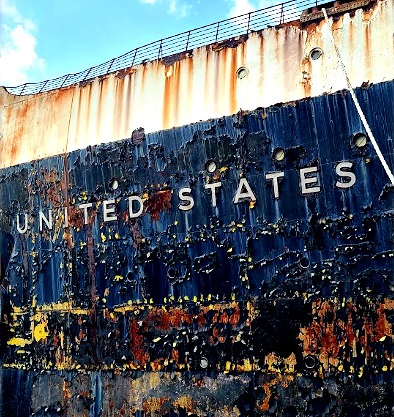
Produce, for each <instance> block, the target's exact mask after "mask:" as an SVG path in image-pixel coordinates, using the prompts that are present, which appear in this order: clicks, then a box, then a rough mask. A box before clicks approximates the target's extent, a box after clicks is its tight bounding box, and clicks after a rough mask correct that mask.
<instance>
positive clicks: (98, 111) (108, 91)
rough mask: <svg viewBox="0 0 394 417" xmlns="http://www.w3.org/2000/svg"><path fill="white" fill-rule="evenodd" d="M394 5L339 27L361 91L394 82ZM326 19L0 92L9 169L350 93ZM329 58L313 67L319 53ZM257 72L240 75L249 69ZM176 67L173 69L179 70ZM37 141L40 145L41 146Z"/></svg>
mask: <svg viewBox="0 0 394 417" xmlns="http://www.w3.org/2000/svg"><path fill="white" fill-rule="evenodd" d="M393 26H394V17H393V1H392V0H386V1H378V2H376V4H375V5H374V6H373V8H372V9H369V10H368V11H364V10H362V9H358V10H356V12H355V13H354V14H353V15H352V16H351V15H350V14H349V13H347V14H344V15H342V16H339V17H338V18H337V19H336V20H335V22H334V37H335V40H336V42H337V45H338V46H339V48H340V50H341V53H342V58H343V60H344V62H345V65H346V67H347V70H348V72H349V77H350V80H351V82H352V83H353V86H354V87H356V86H361V85H362V83H368V82H369V83H376V82H381V81H385V80H390V79H392V77H393V73H392V68H393V67H394V45H393V41H392V28H393ZM328 30H329V28H328V26H327V25H326V23H325V22H324V21H320V22H318V23H315V22H314V23H310V24H308V25H306V26H304V27H303V26H301V25H300V24H299V22H294V24H292V25H286V26H285V27H279V28H269V29H266V30H263V31H261V32H257V33H251V34H249V36H248V37H244V38H242V37H241V38H239V39H238V40H235V41H234V40H233V41H231V42H228V41H227V42H226V41H225V42H223V43H222V44H213V45H209V46H206V47H201V48H198V49H196V50H193V51H192V52H191V53H188V54H184V56H183V58H182V59H180V60H178V61H176V62H172V63H171V64H170V65H168V63H166V61H165V60H163V61H154V62H149V63H146V64H144V65H139V66H136V67H135V68H132V69H129V70H128V71H119V72H118V73H114V74H111V75H108V76H106V77H100V78H95V79H92V80H88V81H87V82H84V83H83V85H82V84H81V85H76V86H72V87H69V88H66V89H62V90H55V91H50V92H47V93H42V94H38V95H35V96H23V97H18V96H15V97H14V96H11V95H9V94H7V93H6V91H5V90H4V89H2V90H1V92H0V104H1V108H2V110H1V115H0V117H1V124H2V139H1V141H0V152H1V155H2V158H1V161H0V166H2V167H6V166H11V165H15V164H18V163H21V162H27V161H30V160H34V159H38V158H42V157H48V156H51V155H56V154H61V153H65V152H70V151H73V150H76V149H82V148H84V147H86V146H92V145H96V144H100V143H107V142H110V141H114V140H119V139H123V138H126V137H129V136H130V135H131V133H132V131H134V130H135V129H137V128H140V127H143V128H144V129H145V131H146V132H155V131H160V130H163V129H171V128H173V127H176V126H182V125H185V124H188V123H194V122H198V121H200V120H207V119H209V118H215V117H221V116H223V115H227V114H233V113H235V112H237V111H238V110H240V109H243V110H250V109H254V108H257V107H267V106H269V105H272V104H275V103H281V102H290V101H293V100H298V99H302V98H305V97H310V96H318V95H321V94H324V93H332V92H335V91H338V90H341V89H343V88H346V82H345V78H344V76H343V74H342V72H341V68H340V66H339V65H338V63H337V59H336V55H335V52H334V49H333V46H332V45H331V43H330V37H329V33H328ZM314 47H320V48H322V50H323V56H322V58H321V59H319V60H317V61H310V59H309V53H310V51H311V49H312V48H314ZM243 66H244V67H246V68H247V69H248V70H249V73H248V75H247V77H245V78H244V79H237V77H236V74H235V73H236V70H237V69H238V68H240V67H243ZM169 67H170V68H169ZM37 143H38V144H39V146H37Z"/></svg>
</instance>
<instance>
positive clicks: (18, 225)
mask: <svg viewBox="0 0 394 417" xmlns="http://www.w3.org/2000/svg"><path fill="white" fill-rule="evenodd" d="M23 216H24V217H25V223H24V226H23V227H22V228H21V225H20V223H19V214H18V215H17V216H16V230H17V231H18V232H19V233H26V232H27V226H28V224H27V214H26V213H23Z"/></svg>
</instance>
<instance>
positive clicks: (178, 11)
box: [140, 0, 193, 18]
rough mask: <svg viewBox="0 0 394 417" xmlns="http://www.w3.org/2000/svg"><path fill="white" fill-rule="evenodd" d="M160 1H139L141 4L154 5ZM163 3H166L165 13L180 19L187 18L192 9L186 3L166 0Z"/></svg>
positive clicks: (177, 0)
mask: <svg viewBox="0 0 394 417" xmlns="http://www.w3.org/2000/svg"><path fill="white" fill-rule="evenodd" d="M161 1H162V0H140V3H142V4H156V3H160V2H161ZM165 3H168V9H167V13H168V14H172V15H175V16H177V17H180V18H184V17H187V16H188V15H189V13H190V11H191V9H192V7H193V6H192V5H191V4H190V3H188V2H186V1H179V0H166V1H165Z"/></svg>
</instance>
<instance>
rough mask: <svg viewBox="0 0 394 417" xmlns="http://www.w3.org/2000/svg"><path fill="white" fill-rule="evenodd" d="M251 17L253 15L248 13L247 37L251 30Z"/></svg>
mask: <svg viewBox="0 0 394 417" xmlns="http://www.w3.org/2000/svg"><path fill="white" fill-rule="evenodd" d="M250 15H251V12H249V13H248V28H247V29H246V34H247V35H248V34H249V28H250Z"/></svg>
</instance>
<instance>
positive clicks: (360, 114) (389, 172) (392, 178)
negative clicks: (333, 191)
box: [322, 7, 394, 185]
mask: <svg viewBox="0 0 394 417" xmlns="http://www.w3.org/2000/svg"><path fill="white" fill-rule="evenodd" d="M322 12H323V14H324V19H325V20H326V22H327V25H328V28H329V29H330V30H329V33H330V39H331V42H332V44H333V46H334V49H335V52H336V54H337V57H338V62H339V64H340V66H341V68H342V71H343V73H344V75H345V78H346V83H347V87H348V89H349V92H350V95H351V97H352V99H353V102H354V105H355V106H356V109H357V112H358V115H359V116H360V119H361V122H362V123H363V125H364V128H365V130H366V132H367V134H368V136H369V138H370V140H371V143H372V145H373V147H374V149H375V151H376V153H377V155H378V157H379V160H380V162H381V164H382V165H383V168H384V170H385V171H386V174H387V176H388V177H389V179H390V181H391V184H392V185H394V175H393V173H392V171H391V169H390V167H389V166H388V164H387V162H386V160H385V159H384V156H383V154H382V152H381V150H380V148H379V145H378V143H377V142H376V139H375V137H374V135H373V133H372V130H371V128H370V127H369V124H368V122H367V119H366V118H365V115H364V113H363V111H362V109H361V106H360V103H359V101H358V99H357V97H356V94H355V92H354V90H353V87H352V85H351V83H350V79H349V76H348V73H347V71H346V67H345V64H344V62H343V60H342V57H341V53H340V51H339V48H338V46H337V45H336V43H335V39H334V34H333V30H332V23H331V22H330V20H329V19H328V16H327V11H326V9H325V8H324V7H323V8H322Z"/></svg>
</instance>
